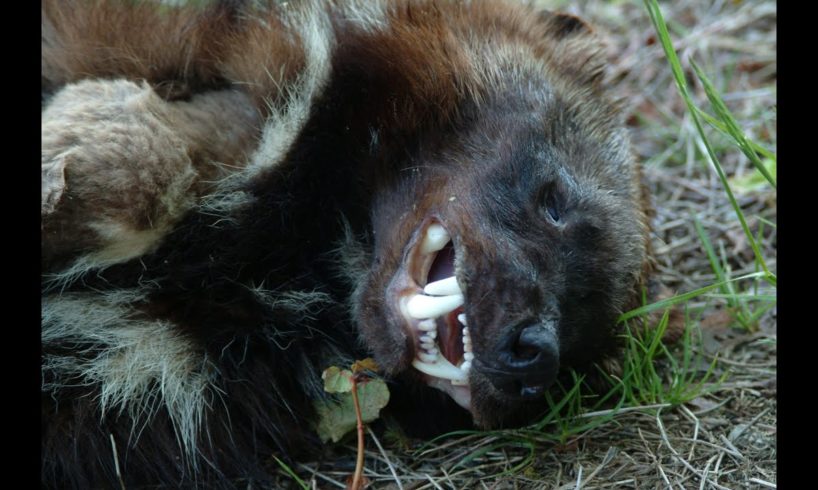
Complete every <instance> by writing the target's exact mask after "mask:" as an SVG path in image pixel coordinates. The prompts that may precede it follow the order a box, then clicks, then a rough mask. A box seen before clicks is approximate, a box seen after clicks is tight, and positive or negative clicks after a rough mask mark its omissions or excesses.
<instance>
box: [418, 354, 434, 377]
mask: <svg viewBox="0 0 818 490" xmlns="http://www.w3.org/2000/svg"><path fill="white" fill-rule="evenodd" d="M418 357H419V358H420V360H421V361H423V363H422V364H423V365H424V366H429V365H432V366H433V365H434V364H431V363H434V362H436V361H437V360H438V356H437V354H427V353H425V352H420V353H418ZM415 363H418V364H421V363H420V362H418V360H417V359H415V360H414V361H412V365H413V366H414V365H415ZM427 363H428V364H427ZM415 367H417V366H415ZM418 370H419V371H423V370H422V369H418ZM424 372H425V371H424ZM426 374H429V373H426Z"/></svg>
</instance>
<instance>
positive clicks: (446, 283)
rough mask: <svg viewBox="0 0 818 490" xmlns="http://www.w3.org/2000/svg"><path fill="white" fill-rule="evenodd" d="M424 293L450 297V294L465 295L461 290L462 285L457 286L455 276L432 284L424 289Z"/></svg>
mask: <svg viewBox="0 0 818 490" xmlns="http://www.w3.org/2000/svg"><path fill="white" fill-rule="evenodd" d="M423 292H424V293H426V294H431V295H433V296H448V295H450V294H463V291H461V290H460V285H459V284H457V278H456V277H455V276H452V277H447V278H446V279H441V280H439V281H435V282H430V283H429V284H427V285H426V287H425V288H423Z"/></svg>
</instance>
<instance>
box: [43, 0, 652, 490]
mask: <svg viewBox="0 0 818 490" xmlns="http://www.w3.org/2000/svg"><path fill="white" fill-rule="evenodd" d="M42 5H43V29H42V32H43V34H42V36H43V37H42V44H43V58H42V59H43V91H44V92H43V100H44V110H43V160H42V165H43V201H42V202H43V204H42V215H43V250H44V252H43V265H44V270H45V274H46V277H45V278H44V288H43V379H44V383H43V445H44V461H43V482H44V484H45V485H46V486H52V487H63V486H72V487H76V488H87V487H89V486H110V485H116V484H118V483H117V482H118V476H117V474H116V468H115V463H114V461H115V458H114V454H113V451H116V454H117V460H118V462H119V466H120V470H121V473H122V478H123V480H124V482H125V483H126V485H129V486H130V485H136V484H155V483H161V484H165V485H169V486H180V485H181V486H207V487H212V486H223V487H233V486H243V485H246V483H247V480H250V481H251V482H264V481H267V480H268V479H269V477H268V474H267V472H268V470H269V469H270V466H269V465H270V463H271V461H272V459H271V456H272V455H277V456H278V457H283V458H285V459H286V458H296V457H298V454H299V453H298V451H304V450H307V451H310V450H311V451H315V450H316V447H318V443H317V438H316V436H315V434H314V433H313V432H312V431H311V429H310V425H311V424H312V423H314V418H313V417H314V404H315V401H316V400H318V399H320V398H322V397H323V396H326V395H325V394H324V393H323V390H322V384H321V378H320V374H321V372H322V371H323V369H325V368H326V367H328V366H330V365H345V364H348V363H350V362H351V361H352V360H353V359H360V358H363V357H365V356H368V355H374V357H375V358H376V359H377V361H378V362H379V363H380V365H381V366H382V368H383V371H384V373H385V374H386V375H387V376H389V379H390V383H391V388H392V395H393V400H394V401H393V403H392V404H391V405H390V407H388V408H389V409H390V410H392V412H393V413H395V414H397V415H398V416H399V418H400V419H401V420H403V421H404V422H406V425H407V428H408V429H410V430H411V429H420V430H416V432H424V431H425V432H427V433H428V432H433V431H435V430H438V429H443V428H450V427H452V426H467V425H468V424H471V423H472V421H473V422H474V423H475V424H477V425H478V426H481V427H502V426H509V425H519V424H521V423H525V422H527V421H530V420H531V418H532V417H534V416H536V415H537V414H539V413H540V412H541V411H542V410H543V408H544V407H543V404H542V403H533V402H532V403H523V402H521V401H520V400H517V399H514V398H513V397H508V396H507V394H506V393H504V392H503V391H502V390H500V389H498V388H497V387H496V386H495V385H494V384H493V382H492V381H491V380H490V379H489V376H488V374H487V372H488V371H481V368H475V370H474V371H473V372H472V375H471V378H470V383H471V389H472V392H473V400H474V401H473V406H472V411H471V413H469V412H466V411H465V410H462V409H460V408H459V407H457V406H456V405H455V404H454V402H452V400H450V399H449V398H447V397H446V396H445V395H443V394H442V393H439V392H436V391H432V390H431V389H429V388H428V387H426V386H425V385H424V384H423V383H422V382H421V380H420V379H418V376H417V375H416V373H415V372H414V371H413V370H412V369H411V368H410V363H411V360H412V357H413V355H414V348H415V347H414V345H413V341H412V340H411V339H410V337H409V336H408V335H407V332H406V330H405V329H404V328H402V326H401V325H402V322H403V320H402V319H401V318H398V316H397V315H396V313H395V310H394V308H395V306H394V304H392V298H391V297H389V296H388V295H387V293H386V292H387V291H388V290H389V284H390V280H391V279H392V277H393V276H394V275H395V271H396V270H397V269H398V268H399V267H400V266H401V264H402V263H403V261H404V260H406V258H405V256H406V254H407V248H406V247H407V243H408V242H409V241H410V239H411V237H412V236H413V234H414V233H415V231H416V230H417V229H418V227H419V226H420V223H423V222H424V220H428V219H430V217H436V218H437V219H445V220H446V221H447V224H448V227H449V229H450V231H451V232H452V234H453V236H455V237H456V240H457V243H456V246H457V249H458V256H457V258H456V261H457V263H456V264H455V265H456V266H457V270H458V271H460V275H461V276H462V277H459V279H460V280H461V282H462V285H463V287H464V294H465V297H466V305H465V312H466V314H467V315H468V316H469V318H470V322H473V323H470V329H471V330H472V331H473V332H474V333H473V337H474V345H475V349H476V350H475V352H477V354H478V356H479V358H478V359H479V360H490V359H491V358H492V357H491V356H493V355H494V353H495V351H497V350H498V347H497V346H498V345H500V342H501V340H502V338H504V336H507V335H509V331H512V333H513V330H514V329H515V328H518V327H516V326H514V325H515V324H518V323H519V322H520V321H521V319H531V318H535V319H544V321H545V320H548V321H551V322H557V321H560V322H561V323H560V325H561V327H560V329H561V330H560V342H561V344H560V345H564V346H565V349H564V352H561V356H562V357H563V363H565V364H567V365H572V366H576V367H582V366H585V365H587V364H588V363H589V362H592V361H594V360H599V359H602V358H604V357H606V356H615V353H616V350H617V343H616V342H615V340H614V334H615V330H614V322H613V319H614V318H615V317H616V315H617V314H618V313H619V312H621V311H623V310H624V309H627V308H630V307H632V306H633V305H634V304H636V302H638V301H639V298H640V294H641V290H642V287H643V286H645V285H646V281H647V276H648V274H649V273H650V270H651V261H650V257H649V248H648V229H649V228H648V216H647V210H648V207H647V197H646V195H645V193H644V189H643V188H642V186H641V184H640V174H639V171H638V168H637V166H636V165H635V163H634V162H633V159H632V157H631V156H630V150H629V146H628V139H627V135H626V133H625V131H624V129H623V127H622V121H621V115H620V110H619V107H618V104H617V103H616V102H615V101H613V100H612V99H610V98H609V96H608V95H606V93H605V90H604V87H603V86H602V85H601V80H602V78H601V73H602V70H603V63H602V61H603V57H602V56H601V53H600V50H601V47H600V44H599V41H598V39H597V38H596V37H595V36H594V35H593V33H592V30H591V29H590V28H589V27H588V26H586V25H585V24H583V23H582V22H581V21H580V20H578V19H576V18H574V17H571V16H565V15H558V14H553V13H549V12H538V11H535V10H533V9H532V8H530V7H526V6H523V5H521V4H519V3H517V2H513V1H510V0H509V1H505V0H472V1H465V2H459V1H453V0H452V1H432V0H393V1H387V0H378V1H370V0H349V1H339V2H324V1H321V0H304V1H290V2H247V4H246V5H245V4H244V2H229V1H225V2H214V3H212V4H209V5H207V6H204V7H202V6H196V5H192V6H186V7H170V6H167V5H165V6H161V7H159V6H158V5H157V3H154V2H150V1H139V2H115V1H110V2H107V1H83V0H68V1H65V0H47V1H44V2H43V4H42ZM554 189H555V190H554ZM552 190H553V191H554V192H558V193H560V195H561V196H564V198H565V200H566V204H565V206H566V208H565V209H564V211H565V212H566V213H565V216H566V221H565V222H564V223H561V224H559V225H558V226H555V225H554V224H553V223H551V222H549V221H547V220H548V219H549V218H547V216H544V213H543V209H542V208H543V203H542V197H541V195H542V193H543V192H546V191H547V192H551V191H552ZM572 213H573V214H572ZM57 286H59V287H57ZM554 305H556V306H554ZM486 362H488V361H486ZM423 410H433V411H434V413H437V414H439V415H440V416H439V417H435V419H436V422H439V424H438V425H435V424H431V423H429V422H428V417H426V416H425V415H424V414H423V413H421V411H423ZM419 420H421V421H423V426H422V427H418V424H417V422H418V421H419ZM446 424H448V425H446ZM111 440H113V441H114V447H112V445H111Z"/></svg>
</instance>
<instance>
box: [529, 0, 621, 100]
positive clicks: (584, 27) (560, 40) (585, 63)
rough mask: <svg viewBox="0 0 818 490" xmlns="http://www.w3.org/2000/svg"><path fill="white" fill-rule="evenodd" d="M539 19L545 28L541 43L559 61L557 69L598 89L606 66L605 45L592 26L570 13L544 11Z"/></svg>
mask: <svg viewBox="0 0 818 490" xmlns="http://www.w3.org/2000/svg"><path fill="white" fill-rule="evenodd" d="M539 17H540V22H541V24H542V26H543V27H544V29H545V38H544V39H543V40H544V41H545V42H546V43H547V44H548V45H549V48H550V50H552V52H553V53H554V57H555V58H556V59H558V60H560V63H559V66H560V68H561V69H563V70H564V71H565V72H566V74H567V75H569V76H570V77H571V78H572V79H573V80H574V81H576V82H579V83H583V82H584V83H586V84H588V85H590V86H593V87H596V86H598V85H599V83H600V82H601V80H602V74H603V72H604V67H605V49H604V48H605V44H604V42H603V41H602V39H601V38H600V37H599V36H598V35H597V34H596V32H595V31H594V29H593V27H591V26H590V25H589V24H588V23H586V22H585V21H584V20H582V19H580V18H579V17H577V16H574V15H570V14H564V13H559V12H552V11H548V10H543V11H540V15H539Z"/></svg>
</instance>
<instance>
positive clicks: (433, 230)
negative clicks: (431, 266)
mask: <svg viewBox="0 0 818 490" xmlns="http://www.w3.org/2000/svg"><path fill="white" fill-rule="evenodd" d="M449 240H451V238H450V237H449V233H448V232H447V231H446V228H443V227H442V226H441V225H439V224H437V223H434V224H432V225H429V227H428V228H426V233H425V234H424V236H423V242H422V243H421V244H420V253H422V254H429V253H432V252H437V251H438V250H442V249H443V247H445V246H446V244H447V243H449Z"/></svg>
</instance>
